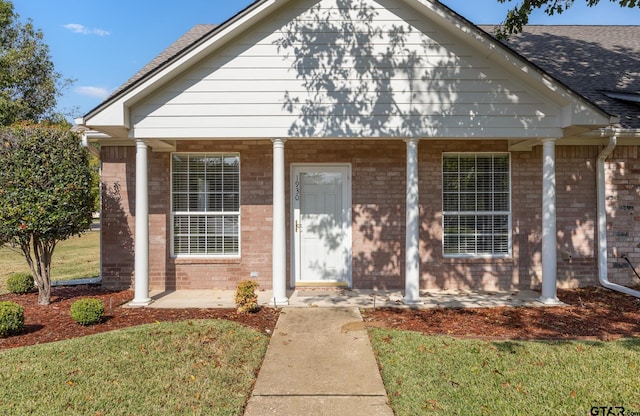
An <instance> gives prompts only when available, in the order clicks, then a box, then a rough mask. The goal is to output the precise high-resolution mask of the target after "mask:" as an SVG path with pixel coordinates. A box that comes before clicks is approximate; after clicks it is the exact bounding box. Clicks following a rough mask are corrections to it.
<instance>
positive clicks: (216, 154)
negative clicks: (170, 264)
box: [169, 152, 242, 258]
mask: <svg viewBox="0 0 640 416" xmlns="http://www.w3.org/2000/svg"><path fill="white" fill-rule="evenodd" d="M175 155H180V156H185V157H188V158H192V157H220V158H222V159H223V160H224V158H225V157H236V158H237V159H238V174H237V175H238V177H237V180H238V190H237V197H238V210H237V211H224V210H223V211H207V210H206V208H205V210H203V211H197V210H194V211H192V210H188V211H175V210H174V194H176V193H179V192H177V191H175V190H174V156H175ZM170 165H171V169H170V172H171V173H170V189H171V195H170V202H169V203H170V212H171V256H172V257H174V258H239V257H240V255H241V241H242V238H241V230H242V227H241V217H240V211H241V195H242V193H241V182H242V181H241V179H242V175H241V159H240V154H239V153H234V152H173V153H171V161H170ZM189 171H190V170H189ZM188 185H189V182H188V179H187V186H188ZM205 186H206V185H205ZM189 193H190V191H187V192H186V194H187V195H188V194H189ZM211 194H213V193H211V192H207V191H205V195H206V196H205V198H207V197H208V196H209V195H211ZM222 195H224V193H223V194H222ZM205 205H207V203H205ZM177 216H178V217H186V216H191V217H198V216H199V217H205V221H206V220H207V218H219V217H235V218H236V219H237V220H236V222H237V235H236V237H237V252H228V253H224V252H221V253H202V252H194V251H192V247H191V245H190V244H189V253H176V250H175V247H176V229H175V221H176V217H177ZM222 227H223V230H224V224H223V225H222ZM223 233H224V231H223ZM184 235H186V236H190V235H191V231H190V230H189V231H188V232H187V233H186V234H184ZM205 236H206V237H208V236H209V234H205ZM206 237H205V238H206ZM223 238H224V237H223ZM206 249H207V244H206V243H205V250H206Z"/></svg>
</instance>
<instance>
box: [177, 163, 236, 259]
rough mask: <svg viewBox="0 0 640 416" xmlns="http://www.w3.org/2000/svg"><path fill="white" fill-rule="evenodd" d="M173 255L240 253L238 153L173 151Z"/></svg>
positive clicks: (225, 254) (227, 254)
mask: <svg viewBox="0 0 640 416" xmlns="http://www.w3.org/2000/svg"><path fill="white" fill-rule="evenodd" d="M171 206H172V217H173V218H172V220H173V254H174V255H177V256H179V255H197V256H203V255H206V256H209V255H214V256H216V255H217V256H233V255H239V254H240V245H239V241H240V228H239V221H240V156H239V155H237V154H213V153H202V154H195V153H174V154H173V156H172V160H171Z"/></svg>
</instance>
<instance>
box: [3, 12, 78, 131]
mask: <svg viewBox="0 0 640 416" xmlns="http://www.w3.org/2000/svg"><path fill="white" fill-rule="evenodd" d="M18 17H19V16H18V15H17V14H16V13H15V12H14V10H13V4H12V3H11V2H10V1H8V0H0V125H2V126H8V125H11V124H13V123H15V122H17V121H25V120H26V121H31V122H39V121H42V120H45V119H48V118H50V117H51V116H52V115H53V110H54V108H55V106H56V100H57V97H58V95H59V94H58V91H59V90H60V89H61V88H64V84H68V83H69V82H70V81H69V80H62V79H61V75H60V74H58V73H57V72H56V71H55V70H54V66H53V62H52V61H51V57H50V56H49V47H48V46H47V45H46V44H45V43H44V41H43V38H44V35H43V34H42V32H41V31H40V30H36V29H34V27H33V23H32V22H31V20H28V21H27V23H25V24H22V23H21V22H20V21H19V20H18Z"/></svg>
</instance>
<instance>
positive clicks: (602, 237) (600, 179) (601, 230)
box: [597, 131, 640, 298]
mask: <svg viewBox="0 0 640 416" xmlns="http://www.w3.org/2000/svg"><path fill="white" fill-rule="evenodd" d="M616 144H617V137H616V133H615V131H612V132H611V135H610V136H609V144H608V145H607V147H605V148H604V149H603V150H602V152H600V154H599V155H598V161H597V171H598V172H597V175H598V176H597V198H598V206H597V217H598V280H599V281H600V284H601V285H602V286H604V287H606V288H607V289H611V290H616V291H618V292H622V293H626V294H627V295H631V296H635V297H637V298H640V291H638V290H633V289H630V288H628V287H626V286H622V285H618V284H616V283H612V282H610V281H609V276H608V273H607V211H606V204H605V203H606V195H605V182H606V180H605V173H604V162H605V160H606V159H607V158H608V157H609V156H610V155H611V153H613V149H615V147H616Z"/></svg>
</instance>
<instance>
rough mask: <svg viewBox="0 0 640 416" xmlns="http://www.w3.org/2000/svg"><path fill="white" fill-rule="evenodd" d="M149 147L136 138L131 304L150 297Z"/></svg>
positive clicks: (140, 303) (143, 301)
mask: <svg viewBox="0 0 640 416" xmlns="http://www.w3.org/2000/svg"><path fill="white" fill-rule="evenodd" d="M147 153H148V147H147V145H146V143H145V142H143V141H142V140H136V232H135V248H134V249H135V253H134V254H135V271H134V272H135V283H134V295H133V300H132V301H131V305H134V306H146V305H148V304H149V303H151V298H150V297H149V178H148V173H147V169H148V161H147Z"/></svg>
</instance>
